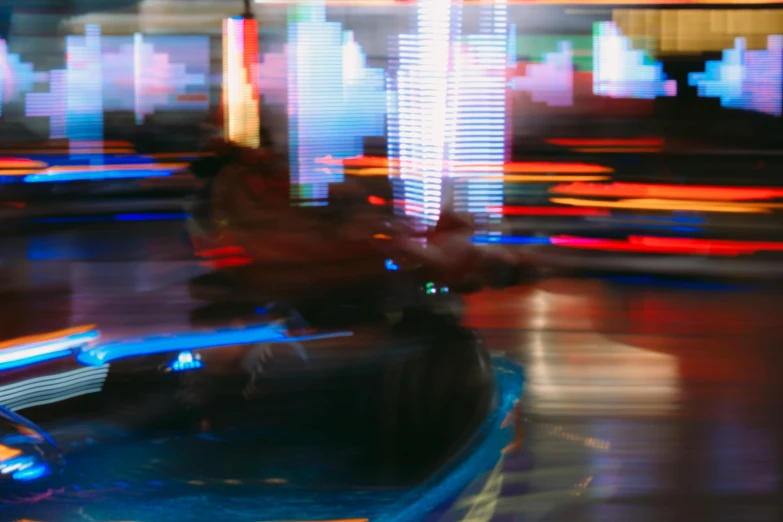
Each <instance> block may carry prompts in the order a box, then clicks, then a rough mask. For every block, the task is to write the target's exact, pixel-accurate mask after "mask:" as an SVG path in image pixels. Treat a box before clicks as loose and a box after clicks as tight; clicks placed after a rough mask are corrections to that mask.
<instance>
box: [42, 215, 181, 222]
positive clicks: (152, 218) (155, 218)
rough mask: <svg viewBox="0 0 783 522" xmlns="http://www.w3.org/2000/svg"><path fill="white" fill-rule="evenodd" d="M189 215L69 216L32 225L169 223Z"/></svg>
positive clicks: (46, 219) (43, 219) (53, 218)
mask: <svg viewBox="0 0 783 522" xmlns="http://www.w3.org/2000/svg"><path fill="white" fill-rule="evenodd" d="M187 217H188V216H187V214H182V213H169V214H143V213H139V214H116V215H113V216H112V215H109V216H69V217H47V218H33V219H30V220H29V222H30V223H41V224H47V225H58V224H66V223H105V222H108V221H167V220H172V221H175V220H178V219H186V218H187Z"/></svg>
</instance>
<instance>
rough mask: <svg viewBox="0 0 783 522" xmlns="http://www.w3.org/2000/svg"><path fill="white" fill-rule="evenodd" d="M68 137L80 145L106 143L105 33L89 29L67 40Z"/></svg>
mask: <svg viewBox="0 0 783 522" xmlns="http://www.w3.org/2000/svg"><path fill="white" fill-rule="evenodd" d="M65 52H66V72H65V83H66V86H65V88H66V98H65V115H66V116H65V127H66V136H67V137H68V138H69V139H70V141H71V148H72V151H73V148H74V145H78V142H80V141H85V142H90V141H100V140H102V139H103V66H102V60H101V29H100V26H97V25H87V26H85V28H84V36H83V37H82V36H69V37H67V39H66V45H65Z"/></svg>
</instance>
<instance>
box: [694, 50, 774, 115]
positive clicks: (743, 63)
mask: <svg viewBox="0 0 783 522" xmlns="http://www.w3.org/2000/svg"><path fill="white" fill-rule="evenodd" d="M688 85H691V86H694V87H696V88H697V89H698V92H699V96H703V97H708V98H720V104H721V106H723V107H727V108H734V109H744V110H748V111H755V112H761V113H764V114H771V115H773V116H780V115H781V112H782V111H783V97H782V95H783V92H781V91H782V90H783V36H781V35H774V36H769V37H768V38H767V49H766V50H762V51H748V50H747V47H746V42H745V39H744V38H737V39H736V40H735V43H734V48H733V49H727V50H725V51H723V59H722V60H720V61H708V62H707V64H706V70H705V72H695V73H690V74H689V75H688Z"/></svg>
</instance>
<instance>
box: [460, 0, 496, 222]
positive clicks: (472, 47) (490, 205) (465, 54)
mask: <svg viewBox="0 0 783 522" xmlns="http://www.w3.org/2000/svg"><path fill="white" fill-rule="evenodd" d="M479 24H480V25H479V33H478V34H473V35H468V36H466V38H465V39H464V42H463V43H462V44H454V45H455V51H454V52H453V53H452V56H453V63H454V70H453V73H452V75H451V82H450V83H451V85H450V96H449V98H450V101H451V102H452V103H453V108H452V109H451V112H452V115H451V117H452V118H453V120H454V126H453V129H452V131H453V135H452V136H451V137H450V139H449V146H448V147H449V152H448V165H449V172H448V175H449V176H450V177H452V178H454V182H453V183H454V210H456V211H457V212H469V213H471V214H473V215H474V217H475V218H476V222H477V224H479V225H480V226H481V225H487V224H489V223H496V222H499V221H500V219H501V215H500V214H499V213H498V212H499V210H498V208H499V207H501V206H502V205H503V165H504V164H505V162H506V159H507V158H506V154H507V146H506V141H507V140H506V112H507V104H506V94H507V84H508V80H507V73H508V16H507V6H506V0H495V1H494V2H492V3H486V4H482V5H481V7H480V13H479Z"/></svg>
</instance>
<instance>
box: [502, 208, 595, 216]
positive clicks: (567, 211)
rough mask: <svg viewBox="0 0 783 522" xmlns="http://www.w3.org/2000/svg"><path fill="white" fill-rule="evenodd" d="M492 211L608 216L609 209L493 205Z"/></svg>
mask: <svg viewBox="0 0 783 522" xmlns="http://www.w3.org/2000/svg"><path fill="white" fill-rule="evenodd" d="M488 211H489V212H490V213H496V214H503V215H504V216H608V215H609V211H608V210H604V209H599V208H574V207H514V206H504V207H491V208H489V209H488Z"/></svg>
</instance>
